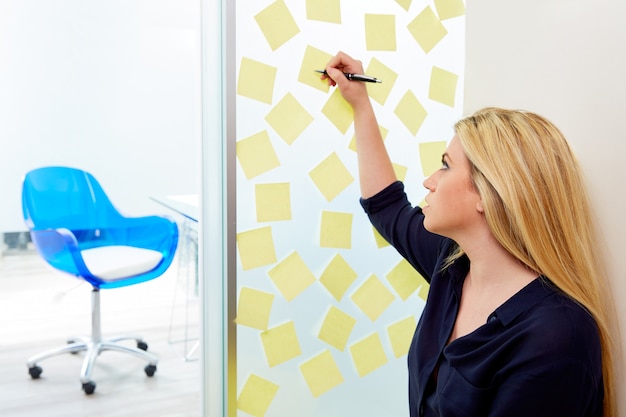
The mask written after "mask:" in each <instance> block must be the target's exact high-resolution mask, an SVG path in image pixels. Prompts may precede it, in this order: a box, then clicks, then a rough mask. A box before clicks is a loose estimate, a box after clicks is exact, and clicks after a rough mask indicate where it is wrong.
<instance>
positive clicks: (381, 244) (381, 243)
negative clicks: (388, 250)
mask: <svg viewBox="0 0 626 417" xmlns="http://www.w3.org/2000/svg"><path fill="white" fill-rule="evenodd" d="M372 231H373V232H374V240H375V241H376V246H377V247H378V248H379V249H380V248H384V247H386V246H389V242H387V240H386V239H385V238H384V237H382V236H381V235H380V233H378V230H376V228H375V227H374V226H372Z"/></svg>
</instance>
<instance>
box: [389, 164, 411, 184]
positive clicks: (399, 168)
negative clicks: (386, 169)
mask: <svg viewBox="0 0 626 417" xmlns="http://www.w3.org/2000/svg"><path fill="white" fill-rule="evenodd" d="M391 165H392V166H393V172H395V173H396V178H397V179H399V180H400V181H402V182H404V179H405V178H406V173H407V171H408V170H409V168H408V167H405V166H404V165H400V164H396V163H395V162H392V163H391Z"/></svg>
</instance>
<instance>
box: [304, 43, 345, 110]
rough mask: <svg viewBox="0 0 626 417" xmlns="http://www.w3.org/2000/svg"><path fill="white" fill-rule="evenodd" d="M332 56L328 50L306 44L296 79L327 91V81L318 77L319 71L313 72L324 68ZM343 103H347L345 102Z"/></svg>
mask: <svg viewBox="0 0 626 417" xmlns="http://www.w3.org/2000/svg"><path fill="white" fill-rule="evenodd" d="M332 57H333V56H332V55H331V54H329V53H328V52H324V51H322V50H320V49H317V48H314V47H312V46H310V45H307V47H306V49H305V50H304V58H303V59H302V65H301V66H300V73H299V74H298V81H300V82H301V83H304V84H306V85H309V86H311V87H313V88H316V89H318V90H320V91H323V92H325V93H327V92H328V90H329V89H330V86H329V85H328V82H327V81H326V80H322V79H321V78H320V77H321V74H320V73H319V72H315V70H322V69H324V68H326V64H327V63H328V61H329V60H330V59H331V58H332ZM345 104H346V105H347V103H345ZM348 107H349V106H348ZM343 111H345V110H343Z"/></svg>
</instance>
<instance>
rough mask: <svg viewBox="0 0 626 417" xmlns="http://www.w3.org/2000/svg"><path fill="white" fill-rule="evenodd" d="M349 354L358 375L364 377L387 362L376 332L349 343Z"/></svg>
mask: <svg viewBox="0 0 626 417" xmlns="http://www.w3.org/2000/svg"><path fill="white" fill-rule="evenodd" d="M350 354H351V355H352V361H353V362H354V366H355V367H356V370H357V372H358V373H359V376H360V377H364V376H365V375H367V374H369V373H370V372H373V371H375V370H376V369H378V368H380V367H381V366H383V365H385V364H386V363H387V362H388V359H387V355H385V350H384V349H383V344H382V343H381V341H380V337H378V333H372V334H371V335H369V336H367V337H366V338H364V339H362V340H360V341H358V342H356V343H354V344H353V345H351V346H350Z"/></svg>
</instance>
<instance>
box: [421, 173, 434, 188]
mask: <svg viewBox="0 0 626 417" xmlns="http://www.w3.org/2000/svg"><path fill="white" fill-rule="evenodd" d="M422 185H424V188H426V189H427V190H428V191H431V192H432V191H435V182H434V181H433V176H432V175H430V176H428V177H426V179H424V182H423V183H422Z"/></svg>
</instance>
